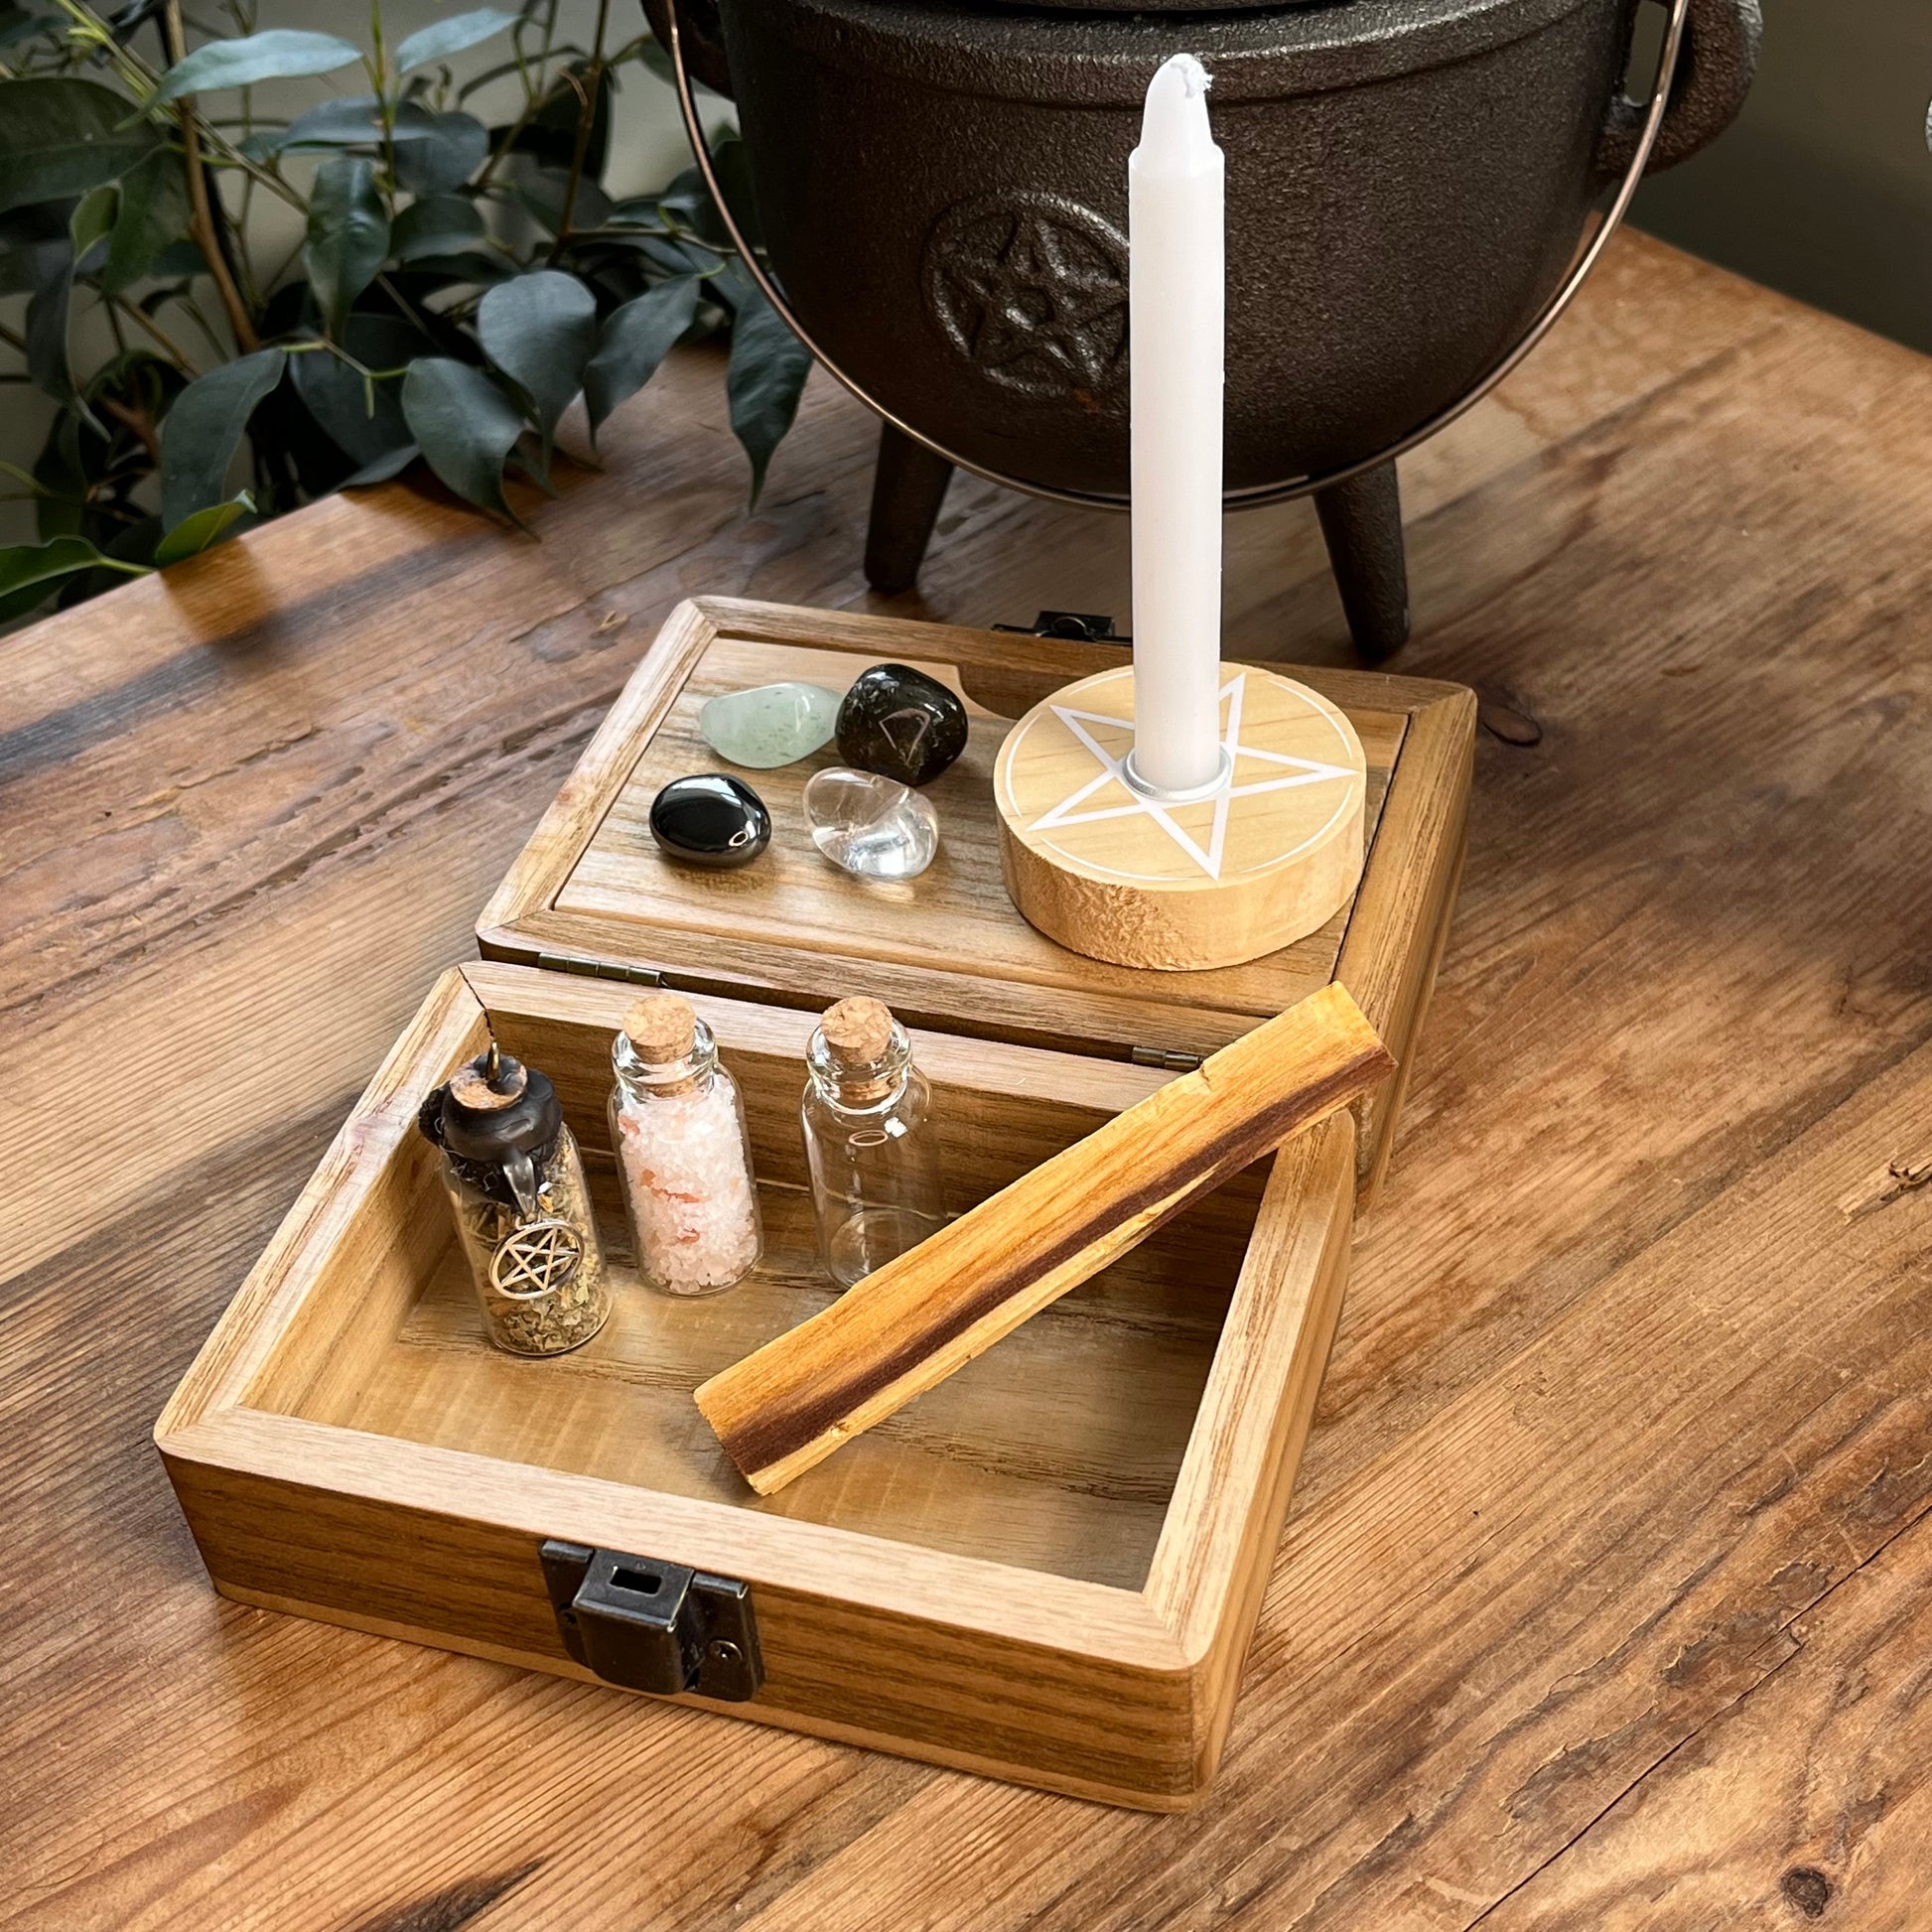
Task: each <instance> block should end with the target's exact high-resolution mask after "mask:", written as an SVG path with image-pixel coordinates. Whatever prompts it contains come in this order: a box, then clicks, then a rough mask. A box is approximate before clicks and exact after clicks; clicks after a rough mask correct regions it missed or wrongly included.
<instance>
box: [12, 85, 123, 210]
mask: <svg viewBox="0 0 1932 1932" xmlns="http://www.w3.org/2000/svg"><path fill="white" fill-rule="evenodd" d="M133 111H134V110H133V107H132V104H131V103H130V102H129V101H128V100H127V99H126V98H125V97H124V96H123V95H120V94H117V93H114V92H113V91H112V90H111V89H109V88H106V87H101V86H97V85H95V83H94V82H93V81H91V80H76V79H72V78H70V77H69V76H67V75H63V74H30V75H28V76H27V77H26V78H25V79H20V80H4V81H0V127H4V128H5V129H6V137H5V140H4V142H0V209H4V208H11V207H24V206H25V205H26V204H27V203H30V202H53V201H59V200H62V199H63V198H65V197H67V196H69V195H84V194H86V192H87V191H88V189H90V188H98V187H99V186H100V185H101V183H102V182H108V181H113V180H116V179H117V178H118V177H119V176H121V175H123V174H125V173H126V172H127V170H128V169H130V168H131V167H133V166H134V164H135V163H136V162H137V161H139V160H141V159H142V157H143V156H144V155H148V154H151V153H153V151H154V150H155V149H156V148H157V147H158V146H160V144H161V137H160V135H158V134H157V133H156V132H155V130H154V129H153V128H151V127H149V126H148V124H147V123H146V122H145V121H142V120H138V119H136V120H132V121H130V119H129V117H130V115H131V114H132V113H133Z"/></svg>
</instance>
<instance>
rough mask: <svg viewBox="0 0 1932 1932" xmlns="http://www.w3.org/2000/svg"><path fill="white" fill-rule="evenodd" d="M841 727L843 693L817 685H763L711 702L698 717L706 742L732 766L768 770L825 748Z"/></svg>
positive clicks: (734, 692)
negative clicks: (823, 746)
mask: <svg viewBox="0 0 1932 1932" xmlns="http://www.w3.org/2000/svg"><path fill="white" fill-rule="evenodd" d="M838 722H839V694H838V693H837V692H836V691H827V690H825V689H824V688H823V686H821V685H817V684H760V685H757V686H755V687H754V688H753V689H752V690H750V691H727V692H726V693H725V694H724V695H723V696H722V697H717V698H712V699H709V700H708V701H707V702H706V704H705V707H704V709H703V710H702V711H700V712H699V713H698V729H699V731H701V732H702V733H703V734H704V742H705V743H706V744H707V745H709V746H710V747H711V749H712V750H713V751H714V752H716V753H717V754H718V756H719V757H720V758H721V759H727V760H729V761H730V762H731V763H733V764H745V765H750V766H751V767H752V768H753V769H754V770H755V771H768V770H770V769H771V768H772V767H773V766H774V765H779V764H794V763H796V762H797V760H798V759H802V758H805V757H807V756H809V755H810V754H811V753H813V752H815V751H817V750H818V748H819V747H820V746H821V745H823V744H826V743H827V742H828V741H829V740H830V738H831V736H832V734H833V732H834V731H835V730H836V729H837V728H838Z"/></svg>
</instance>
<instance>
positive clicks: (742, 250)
mask: <svg viewBox="0 0 1932 1932" xmlns="http://www.w3.org/2000/svg"><path fill="white" fill-rule="evenodd" d="M691 4H693V0H645V5H646V6H647V7H648V8H649V9H650V13H651V24H652V27H653V28H654V29H657V28H658V13H659V11H660V10H661V12H662V15H663V21H662V27H661V29H659V31H660V32H661V34H662V37H663V43H664V47H665V51H666V52H667V53H668V54H669V55H670V57H671V77H672V79H673V80H674V81H675V82H676V84H677V100H678V106H679V108H680V109H681V110H682V112H683V115H684V131H685V133H686V134H687V135H688V136H689V137H690V141H691V149H692V158H693V159H694V160H695V161H696V162H697V164H698V172H699V173H700V174H701V175H702V176H703V177H704V184H705V187H706V188H707V189H708V190H709V191H710V193H711V199H712V201H713V202H715V203H716V204H717V207H718V213H719V218H720V219H721V220H722V221H723V222H724V224H725V231H726V233H727V234H729V235H730V237H731V240H732V245H733V246H734V247H736V248H737V250H738V252H739V254H740V256H741V257H742V258H743V260H744V263H745V269H746V272H747V273H748V274H749V275H750V276H751V278H752V280H753V281H754V282H756V283H757V284H758V286H759V290H760V291H761V292H762V294H763V295H764V298H765V300H766V301H767V302H769V303H770V304H771V306H772V307H773V308H774V309H775V310H777V312H778V314H779V315H780V316H781V317H782V318H783V319H784V322H785V325H786V326H787V327H788V328H789V329H790V331H791V333H792V334H793V335H794V336H796V337H797V338H798V340H799V341H800V342H801V343H803V344H804V345H805V346H806V347H807V348H808V349H810V350H811V352H812V355H813V356H814V358H815V359H816V360H817V362H818V364H819V366H820V367H821V368H822V369H824V371H825V372H826V374H827V375H829V376H831V377H832V378H833V380H834V381H836V382H838V383H839V384H840V385H841V386H842V387H843V388H845V389H847V390H849V391H850V392H851V393H852V394H853V395H854V396H856V397H857V398H858V399H859V400H860V401H861V402H862V403H864V404H865V405H866V407H867V408H868V409H870V410H871V411H872V412H873V414H874V415H875V416H877V417H879V418H880V419H881V421H883V422H885V423H888V424H890V425H891V426H892V427H893V428H894V429H897V431H899V432H900V434H902V435H904V436H907V437H909V438H910V439H911V440H912V441H913V442H914V443H919V444H923V445H924V447H925V448H926V449H928V450H930V451H931V452H932V454H933V455H934V456H936V457H943V458H944V459H945V461H946V462H948V463H950V464H952V465H953V466H954V467H955V468H956V469H960V470H968V471H971V472H972V474H973V475H974V476H976V477H984V478H985V479H986V480H987V481H988V482H989V483H1001V484H1003V485H1004V486H1005V487H1006V488H1008V489H1018V490H1021V491H1022V492H1024V493H1025V494H1026V495H1029V496H1040V497H1044V498H1045V499H1046V500H1047V501H1049V502H1054V503H1072V504H1076V505H1078V506H1080V507H1082V508H1085V509H1104V510H1124V509H1126V508H1128V507H1129V504H1128V499H1127V498H1126V497H1125V496H1111V495H1108V494H1106V493H1105V492H1103V491H1100V490H1085V489H1062V488H1060V487H1058V486H1057V485H1054V484H1051V483H1028V482H1026V481H1024V480H1023V479H1021V478H1019V477H1008V476H1003V475H1001V473H1000V472H999V471H997V470H989V469H987V468H986V467H985V465H983V464H978V463H974V462H972V461H971V460H970V459H968V458H966V457H963V456H956V455H955V454H954V453H953V452H952V451H951V450H949V449H947V448H946V447H945V445H944V444H943V443H937V442H934V441H933V439H932V438H931V437H929V436H926V435H924V434H922V433H921V432H920V431H918V430H916V429H914V428H913V427H912V425H911V424H910V423H908V422H906V421H905V420H904V419H903V418H902V417H899V416H897V415H895V414H894V413H893V411H892V410H890V409H888V408H887V407H886V405H885V404H884V403H882V402H880V401H879V400H878V399H877V398H876V397H874V396H873V395H871V394H870V393H869V392H868V391H867V390H866V388H865V387H864V385H863V384H861V383H860V382H858V381H856V380H855V379H854V378H853V377H851V376H849V375H847V374H846V372H845V371H844V370H843V369H842V368H840V367H839V365H838V364H837V363H836V362H834V361H833V360H832V359H831V357H830V356H828V355H827V354H826V353H825V352H824V350H823V349H821V348H820V347H819V345H817V344H816V343H815V342H813V341H812V339H811V336H810V334H809V333H808V332H807V331H806V329H805V328H804V327H803V325H802V324H800V322H799V320H798V318H797V317H796V316H795V315H793V314H792V312H791V307H790V305H789V304H788V303H787V302H786V301H785V298H784V292H783V290H781V289H780V288H779V287H778V285H777V283H776V282H775V281H773V279H772V277H771V274H770V271H769V270H768V269H767V268H766V267H765V265H764V264H763V263H762V262H761V261H759V258H758V255H757V253H756V251H755V250H754V249H753V248H752V246H751V244H750V242H749V241H748V240H747V239H746V237H745V236H744V234H743V233H742V232H741V231H740V229H739V225H738V222H737V220H736V218H735V217H734V216H733V214H732V211H731V206H730V204H729V203H728V202H727V201H726V200H725V191H724V189H723V187H722V186H721V185H720V183H719V180H718V171H717V169H716V168H714V167H713V166H712V163H711V150H710V148H709V146H708V145H707V144H706V141H705V133H704V123H703V122H702V121H701V120H700V119H699V116H698V103H697V97H696V96H695V94H694V93H693V92H692V89H691V81H692V77H693V75H694V74H695V75H696V77H697V78H699V79H701V80H702V79H705V76H704V75H703V73H701V72H699V71H698V69H697V67H696V65H695V63H694V62H693V61H692V60H691V59H690V57H689V56H687V54H686V52H685V48H684V39H683V32H682V26H681V23H680V21H679V14H680V12H681V11H682V9H683V8H684V7H686V6H689V5H691ZM698 4H709V0H698ZM1661 4H1663V5H1665V6H1667V7H1668V8H1669V10H1670V18H1669V22H1668V24H1667V25H1666V27H1665V29H1664V45H1663V51H1662V52H1661V54H1660V55H1659V56H1658V61H1657V82H1656V85H1655V86H1654V87H1653V88H1652V89H1651V96H1650V101H1649V104H1648V105H1647V106H1645V107H1643V108H1642V109H1639V110H1635V111H1638V112H1640V113H1641V116H1642V126H1641V127H1640V128H1639V129H1638V131H1637V136H1636V140H1635V143H1634V145H1633V147H1632V149H1631V152H1630V157H1629V160H1628V163H1627V165H1626V166H1625V167H1624V170H1623V175H1622V179H1621V180H1620V181H1619V182H1618V183H1617V189H1616V193H1615V195H1614V196H1613V197H1612V198H1611V201H1610V205H1609V207H1608V208H1607V209H1605V211H1604V214H1603V218H1602V221H1601V222H1600V223H1599V224H1598V226H1597V228H1596V231H1595V232H1594V233H1593V234H1592V235H1591V236H1590V238H1589V240H1588V241H1587V243H1586V244H1585V245H1584V248H1583V251H1582V252H1581V253H1580V254H1579V255H1578V257H1577V259H1576V260H1575V261H1574V262H1573V263H1572V264H1571V267H1570V272H1569V273H1568V274H1567V275H1566V276H1565V277H1564V278H1563V281H1562V283H1561V285H1560V286H1559V287H1558V289H1557V291H1556V293H1555V294H1554V295H1552V296H1551V297H1550V299H1549V300H1548V301H1547V302H1545V303H1544V305H1543V307H1542V308H1541V309H1539V310H1538V311H1537V313H1536V315H1535V317H1534V318H1533V319H1532V320H1531V322H1530V323H1529V325H1528V327H1527V328H1525V330H1524V331H1523V333H1522V335H1521V336H1519V337H1518V338H1517V339H1516V344H1515V346H1514V347H1512V348H1510V349H1509V350H1508V351H1507V352H1506V353H1505V354H1504V355H1503V356H1502V357H1501V359H1500V360H1498V361H1496V362H1494V363H1492V364H1491V365H1490V367H1489V368H1488V369H1487V370H1485V371H1484V373H1483V374H1482V375H1480V376H1478V377H1477V378H1476V380H1475V381H1474V382H1473V383H1471V384H1470V386H1469V387H1468V388H1467V389H1465V390H1464V391H1463V393H1462V394H1461V395H1460V396H1458V397H1457V398H1456V400H1455V401H1454V402H1452V403H1450V404H1449V405H1448V407H1447V408H1444V409H1441V410H1439V411H1438V412H1437V413H1436V414H1435V415H1434V416H1432V417H1430V419H1429V420H1428V421H1427V422H1426V423H1422V424H1420V425H1418V426H1417V427H1416V428H1415V429H1412V430H1410V431H1409V432H1408V433H1407V434H1406V435H1403V436H1399V437H1397V438H1396V440H1395V441H1394V442H1393V443H1390V444H1388V445H1386V446H1385V447H1384V448H1382V449H1379V450H1377V451H1376V452H1375V454H1374V455H1373V456H1365V457H1363V458H1362V459H1361V460H1360V461H1359V462H1357V463H1349V464H1344V465H1342V466H1340V467H1339V468H1337V469H1334V470H1326V471H1323V472H1322V473H1321V474H1320V475H1319V476H1313V477H1298V478H1296V479H1295V480H1294V481H1292V482H1290V483H1257V484H1255V485H1254V486H1253V487H1251V488H1248V489H1230V490H1228V491H1226V492H1225V494H1224V496H1223V501H1224V503H1225V504H1226V506H1227V508H1229V509H1253V508H1256V507H1258V506H1259V505H1261V504H1263V503H1280V502H1286V501H1288V500H1289V499H1290V498H1292V497H1297V496H1311V495H1313V494H1315V492H1317V491H1318V490H1324V489H1330V488H1332V487H1333V486H1334V485H1335V484H1336V483H1348V482H1349V481H1351V480H1352V479H1353V478H1356V477H1360V476H1363V475H1365V474H1366V473H1367V472H1368V471H1370V470H1376V469H1380V468H1381V466H1382V465H1383V464H1385V463H1393V462H1394V461H1395V459H1396V458H1397V457H1400V456H1406V455H1408V453H1409V452H1410V451H1411V450H1413V449H1416V448H1417V447H1418V446H1419V445H1421V444H1423V443H1426V442H1428V440H1429V439H1430V438H1431V437H1432V436H1434V435H1435V434H1436V433H1437V432H1438V431H1439V430H1444V429H1447V428H1448V427H1449V424H1450V423H1452V422H1454V421H1455V419H1456V418H1457V417H1458V416H1461V415H1463V414H1465V413H1466V412H1467V411H1469V410H1471V409H1473V408H1474V407H1475V406H1476V404H1477V403H1479V402H1480V401H1481V400H1482V399H1483V397H1484V396H1486V395H1487V394H1488V393H1489V391H1490V390H1491V389H1493V388H1494V387H1495V386H1496V384H1497V383H1499V382H1500V381H1502V379H1503V378H1504V377H1505V376H1506V375H1508V374H1509V373H1510V372H1511V370H1513V369H1514V368H1515V367H1516V366H1517V365H1518V364H1519V363H1520V362H1521V361H1522V360H1523V358H1524V357H1525V356H1526V355H1528V354H1529V352H1530V351H1531V350H1532V349H1533V348H1535V346H1536V345H1537V344H1538V343H1540V342H1541V341H1542V340H1543V338H1544V337H1545V336H1547V335H1548V334H1549V333H1550V330H1551V329H1552V328H1553V327H1554V326H1555V324H1556V322H1557V320H1558V318H1559V317H1560V316H1562V314H1563V312H1564V311H1565V310H1566V309H1567V308H1569V307H1570V304H1571V303H1572V301H1574V300H1575V298H1576V295H1577V291H1578V290H1579V289H1581V288H1582V287H1583V285H1584V283H1585V282H1586V281H1587V280H1588V279H1589V272H1590V270H1591V269H1592V268H1594V267H1595V266H1596V261H1597V257H1598V256H1600V255H1601V254H1602V252H1603V249H1604V247H1605V245H1606V244H1607V243H1608V241H1609V238H1610V236H1611V235H1612V234H1614V233H1615V232H1616V229H1617V226H1618V224H1619V223H1620V222H1621V221H1622V219H1623V215H1624V210H1625V209H1627V208H1628V207H1629V206H1630V199H1631V197H1632V196H1633V195H1635V194H1636V192H1637V184H1638V183H1639V182H1640V181H1641V180H1642V179H1643V172H1644V169H1645V168H1646V167H1648V166H1649V164H1650V158H1651V155H1652V153H1653V152H1654V151H1655V150H1656V148H1657V143H1658V136H1659V134H1660V132H1661V131H1662V128H1663V126H1664V122H1665V120H1666V118H1667V115H1668V111H1669V109H1670V107H1671V106H1672V104H1673V102H1672V95H1673V91H1674V88H1675V84H1676V78H1677V69H1678V61H1679V57H1680V56H1681V55H1682V53H1683V51H1684V43H1685V38H1686V31H1687V28H1688V25H1689V21H1690V17H1691V14H1692V12H1693V11H1694V10H1701V11H1704V12H1709V11H1712V10H1720V11H1728V12H1731V13H1734V14H1735V16H1736V17H1737V19H1738V20H1739V21H1742V20H1743V19H1744V18H1745V16H1746V15H1747V14H1748V15H1749V16H1751V17H1753V18H1754V17H1755V15H1756V9H1757V0H1661ZM693 40H694V48H695V43H696V36H695V35H694V36H693ZM705 84H706V85H707V86H709V85H711V84H712V83H711V82H710V81H709V80H706V82H705ZM721 91H722V90H721ZM1707 138H1708V137H1707Z"/></svg>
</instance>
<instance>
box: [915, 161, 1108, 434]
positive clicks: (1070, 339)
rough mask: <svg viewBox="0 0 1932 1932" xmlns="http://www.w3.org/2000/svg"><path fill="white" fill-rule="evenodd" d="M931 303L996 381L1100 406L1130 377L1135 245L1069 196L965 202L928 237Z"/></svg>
mask: <svg viewBox="0 0 1932 1932" xmlns="http://www.w3.org/2000/svg"><path fill="white" fill-rule="evenodd" d="M924 280H925V299H926V307H927V308H928V309H929V310H930V311H931V314H932V318H933V320H934V321H935V322H936V323H938V325H939V327H940V329H941V330H943V331H944V332H945V336H946V339H947V341H949V342H950V343H951V344H952V345H953V346H954V347H955V348H956V349H957V350H958V351H959V352H960V354H962V355H963V356H965V357H966V359H967V360H968V361H969V362H972V363H973V364H975V365H976V366H977V367H978V368H979V370H980V371H981V373H982V374H984V375H985V376H987V377H988V378H989V380H991V381H994V382H997V383H999V384H1001V385H1002V386H1003V387H1005V388H1008V389H1017V390H1019V391H1020V392H1021V393H1022V394H1023V395H1030V396H1072V397H1075V398H1077V399H1081V400H1088V401H1090V400H1092V399H1094V398H1096V397H1097V396H1098V395H1099V393H1100V391H1101V390H1103V389H1105V388H1107V387H1108V386H1109V385H1110V384H1112V383H1113V382H1115V381H1117V380H1118V379H1119V378H1120V377H1121V376H1122V375H1123V374H1124V373H1125V371H1126V367H1127V357H1126V353H1125V350H1126V346H1127V239H1126V237H1125V236H1124V235H1122V234H1121V233H1120V232H1119V230H1118V229H1116V228H1115V227H1113V226H1112V225H1111V224H1110V223H1109V222H1107V221H1104V220H1103V219H1102V218H1101V217H1100V216H1099V215H1097V214H1095V213H1094V212H1093V210H1092V209H1091V208H1084V207H1081V206H1080V205H1079V204H1078V203H1077V202H1070V201H1067V200H1066V199H1065V198H1063V197H1061V196H1058V195H1043V194H1027V193H1022V194H1013V195H999V196H989V197H986V198H984V199H982V200H979V201H973V202H961V203H959V204H957V205H956V206H955V207H950V208H948V209H947V210H946V211H945V213H944V214H942V215H941V216H940V217H939V219H938V220H937V221H936V222H934V223H933V227H932V232H931V233H930V234H929V235H928V236H927V237H926V244H925V262H924Z"/></svg>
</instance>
